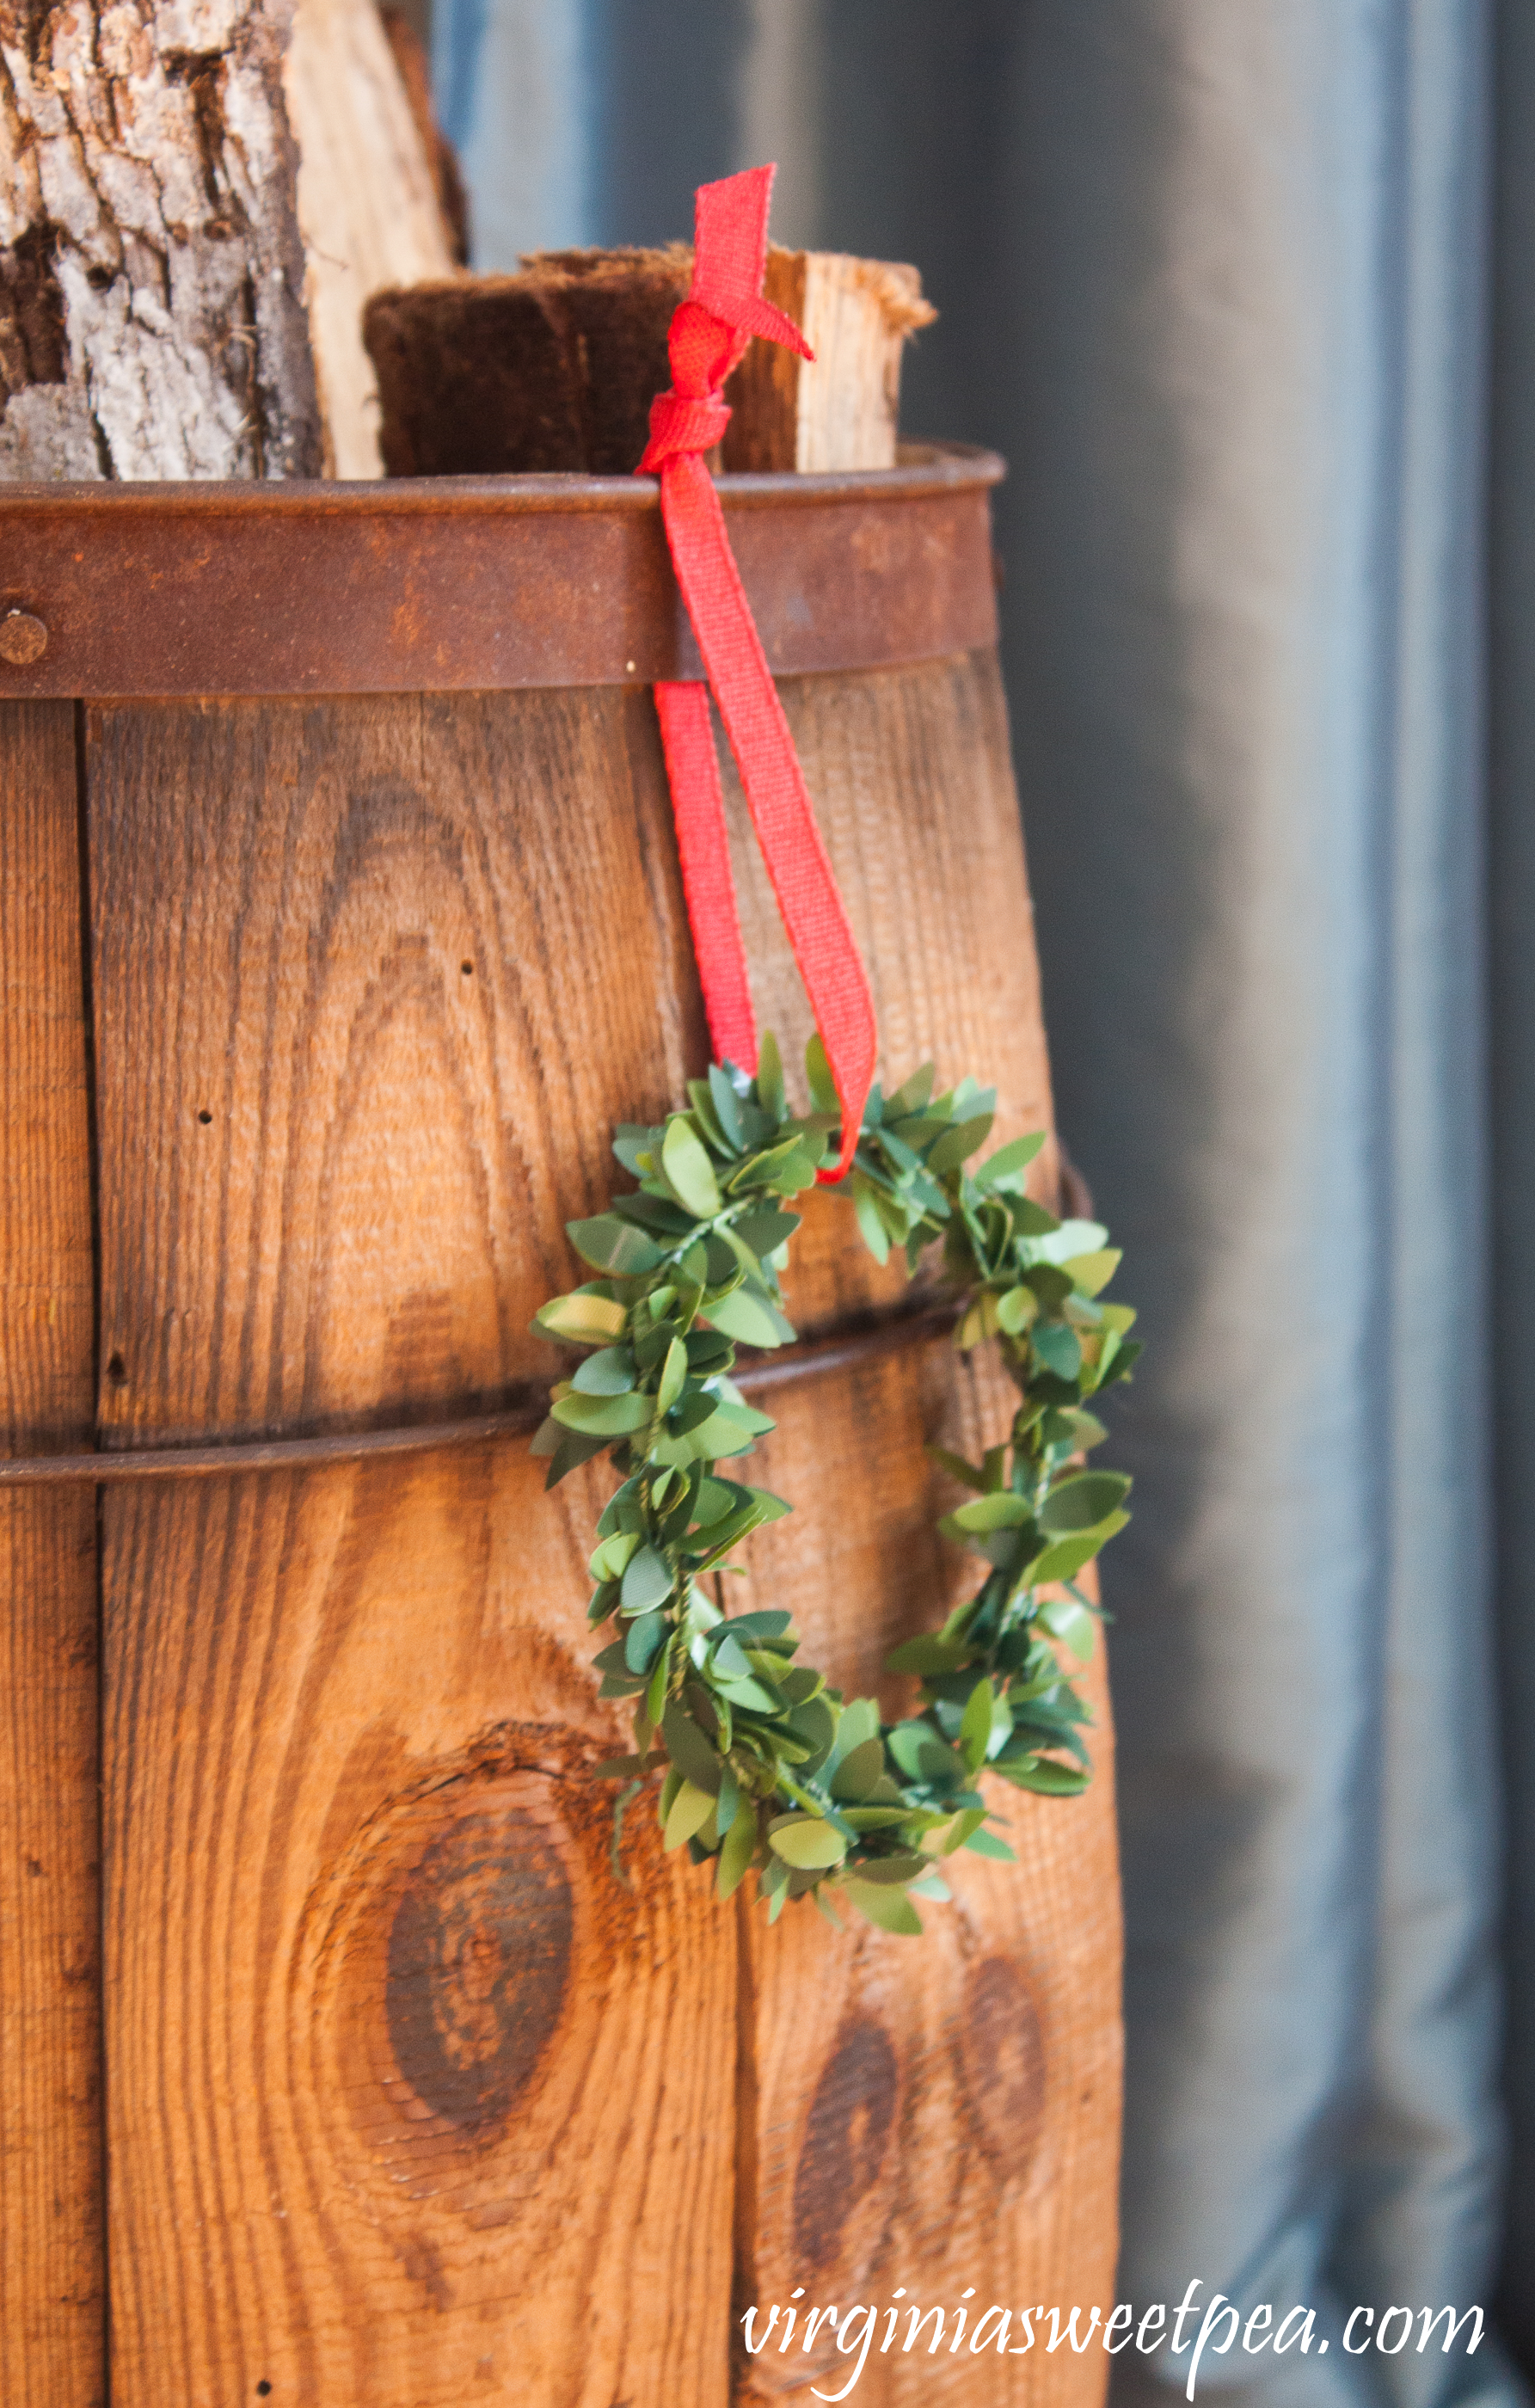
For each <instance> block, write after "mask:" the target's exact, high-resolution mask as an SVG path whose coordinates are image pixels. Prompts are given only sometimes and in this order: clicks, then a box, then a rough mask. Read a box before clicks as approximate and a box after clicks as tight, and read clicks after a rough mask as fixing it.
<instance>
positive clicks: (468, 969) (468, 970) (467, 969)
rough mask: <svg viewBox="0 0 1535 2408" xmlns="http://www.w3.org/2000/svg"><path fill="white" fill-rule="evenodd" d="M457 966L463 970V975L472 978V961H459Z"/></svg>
mask: <svg viewBox="0 0 1535 2408" xmlns="http://www.w3.org/2000/svg"><path fill="white" fill-rule="evenodd" d="M458 967H459V968H460V969H461V970H462V971H463V973H464V975H465V977H466V978H473V976H474V964H473V962H460V963H459V966H458Z"/></svg>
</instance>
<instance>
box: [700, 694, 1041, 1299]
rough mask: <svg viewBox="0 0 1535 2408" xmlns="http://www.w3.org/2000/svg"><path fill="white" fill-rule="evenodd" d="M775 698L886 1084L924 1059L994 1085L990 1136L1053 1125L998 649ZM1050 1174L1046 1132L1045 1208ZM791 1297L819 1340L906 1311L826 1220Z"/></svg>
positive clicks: (749, 882) (861, 1253)
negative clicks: (864, 976)
mask: <svg viewBox="0 0 1535 2408" xmlns="http://www.w3.org/2000/svg"><path fill="white" fill-rule="evenodd" d="M782 695H783V701H784V708H785V710H786V712H787V715H788V719H789V724H790V726H791V728H792V729H793V732H794V738H795V742H796V746H797V748H798V751H799V755H800V759H801V761H802V762H803V763H804V765H805V769H806V776H807V780H808V782H809V785H810V789H811V794H812V796H814V798H815V807H816V816H817V820H818V823H819V824H820V827H821V830H822V833H823V835H824V837H825V841H826V848H827V851H828V852H829V853H830V855H831V860H832V865H833V867H834V868H835V870H836V873H837V878H838V882H839V885H840V887H841V891H842V896H843V899H844V901H845V902H846V904H847V908H848V916H849V919H850V921H851V922H852V925H853V931H854V937H855V938H856V939H857V942H858V946H859V950H860V952H861V953H862V954H863V957H864V961H865V964H866V966H867V968H868V975H869V983H870V986H871V987H872V989H873V994H874V1002H875V1008H876V1011H877V1012H878V1016H879V1025H880V1046H881V1056H880V1076H881V1077H882V1080H883V1082H884V1083H885V1086H886V1088H887V1089H889V1088H892V1087H895V1086H898V1085H899V1084H900V1082H902V1081H903V1080H904V1079H906V1078H908V1077H909V1076H910V1074H911V1072H912V1071H913V1070H915V1069H917V1068H920V1067H921V1065H922V1064H923V1063H924V1062H925V1061H932V1062H934V1063H935V1064H936V1065H937V1069H938V1075H939V1082H940V1087H942V1086H952V1085H954V1083H955V1082H957V1081H958V1080H960V1079H962V1078H964V1077H965V1076H966V1075H967V1074H968V1075H969V1076H971V1077H974V1078H977V1079H979V1080H981V1081H982V1082H983V1083H989V1084H995V1085H996V1086H997V1139H998V1140H1002V1139H1005V1138H1009V1137H1016V1136H1020V1135H1022V1134H1023V1133H1024V1132H1025V1131H1026V1130H1030V1129H1040V1128H1042V1129H1045V1130H1047V1131H1048V1130H1050V1129H1051V1128H1052V1112H1051V1100H1050V1060H1049V1054H1048V1050H1047V1048H1046V1044H1045V1032H1044V1016H1043V1011H1042V1009H1041V1005H1040V977H1039V965H1038V960H1037V957H1036V953H1035V949H1034V919H1033V910H1032V906H1031V904H1030V901H1029V892H1028V877H1027V872H1026V868H1025V865H1024V849H1023V834H1022V828H1021V824H1020V822H1019V817H1018V797H1017V793H1016V790H1015V788H1014V785H1013V781H1012V764H1011V752H1010V747H1009V742H1008V724H1007V705H1006V701H1005V699H1004V696H1003V693H1002V682H1001V676H1000V672H999V669H998V667H997V654H996V652H995V651H993V650H991V649H989V648H988V649H985V650H983V651H980V652H960V653H955V654H954V655H952V656H951V657H950V658H948V659H944V660H936V661H925V662H921V663H918V664H914V665H913V666H912V667H909V668H903V669H882V670H872V671H869V672H867V673H865V674H863V675H859V676H848V675H842V676H829V675H827V676H821V677H807V678H794V679H789V680H786V681H784V683H783V685H782ZM726 757H727V756H726ZM725 788H726V808H727V810H728V812H729V815H730V825H731V860H732V865H733V867H734V870H735V875H736V885H737V893H738V896H739V901H740V914H741V925H742V929H743V931H744V934H745V939H746V952H747V961H748V964H749V968H750V973H751V979H752V991H753V1002H754V1004H755V1006H756V1011H757V1017H758V1023H759V1025H760V1026H763V1027H768V1028H771V1029H773V1030H774V1032H775V1034H777V1035H778V1037H779V1039H780V1041H781V1043H782V1046H783V1049H784V1055H785V1060H786V1063H787V1064H788V1067H789V1071H790V1076H791V1078H798V1077H799V1075H800V1074H799V1071H798V1064H799V1063H800V1061H801V1060H802V1059H803V1055H804V1049H805V1044H806V1041H807V1040H808V1039H809V1038H810V1036H811V1033H812V1030H813V1025H814V1024H813V1021H812V1020H811V1012H810V1008H809V1006H808V1004H807V1002H806V1000H805V995H804V990H803V988H802V987H801V985H800V983H799V980H798V977H797V974H796V969H795V965H794V959H793V956H792V954H791V953H790V951H789V948H788V945H787V943H786V941H785V939H784V935H783V930H782V923H781V921H780V919H779V915H778V907H777V905H776V903H775V902H774V899H773V893H772V886H771V882H770V881H769V879H768V873H767V870H766V868H765V867H764V865H763V860H762V855H761V853H760V852H759V850H758V848H757V846H756V843H755V841H754V839H753V835H752V829H751V820H750V816H749V814H748V812H747V810H746V805H745V800H744V797H743V796H742V794H741V791H740V782H739V779H738V778H737V777H736V776H735V775H734V771H733V765H728V766H727V770H726V778H725ZM1055 1176H1056V1170H1055V1149H1054V1139H1053V1138H1052V1139H1051V1141H1050V1142H1049V1144H1048V1145H1047V1147H1046V1149H1045V1152H1044V1153H1043V1154H1042V1155H1041V1156H1040V1160H1039V1163H1038V1165H1037V1166H1036V1168H1035V1170H1034V1173H1033V1183H1034V1185H1035V1187H1036V1189H1037V1192H1038V1193H1039V1194H1040V1196H1041V1197H1048V1196H1052V1195H1053V1194H1054V1182H1055ZM925 1276H928V1277H930V1276H931V1274H930V1273H927V1274H925ZM793 1287H794V1297H795V1307H794V1315H795V1320H796V1326H797V1327H800V1328H802V1329H805V1330H807V1331H814V1330H816V1329H819V1328H821V1327H823V1326H825V1325H826V1324H828V1323H830V1322H834V1321H836V1320H839V1319H840V1318H842V1317H843V1316H844V1315H846V1314H847V1313H849V1312H857V1311H859V1310H862V1309H867V1308H868V1307H871V1306H873V1305H875V1304H881V1303H889V1302H893V1301H896V1300H897V1299H899V1298H900V1297H902V1296H903V1295H904V1294H905V1293H906V1292H907V1282H906V1277H905V1273H904V1270H903V1269H902V1268H901V1266H900V1265H899V1264H898V1263H897V1262H894V1261H892V1262H891V1263H890V1264H888V1265H887V1266H886V1267H885V1268H884V1269H883V1270H881V1269H880V1268H879V1267H878V1266H877V1265H876V1264H875V1262H874V1259H873V1257H872V1255H870V1254H868V1251H867V1249H866V1248H865V1247H864V1246H863V1245H862V1244H861V1243H860V1241H859V1240H858V1239H857V1237H856V1235H855V1234H854V1232H853V1231H852V1230H851V1229H850V1227H849V1226H848V1221H847V1218H846V1217H845V1208H841V1207H835V1208H833V1209H832V1210H831V1211H828V1212H822V1213H818V1214H816V1215H815V1216H814V1217H813V1218H812V1220H811V1222H810V1223H809V1224H808V1225H807V1226H806V1228H805V1229H804V1230H803V1231H802V1233H801V1235H800V1238H799V1239H798V1240H797V1241H796V1253H795V1257H794V1273H793Z"/></svg>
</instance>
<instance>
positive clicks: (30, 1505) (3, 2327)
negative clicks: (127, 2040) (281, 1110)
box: [0, 702, 106, 2408]
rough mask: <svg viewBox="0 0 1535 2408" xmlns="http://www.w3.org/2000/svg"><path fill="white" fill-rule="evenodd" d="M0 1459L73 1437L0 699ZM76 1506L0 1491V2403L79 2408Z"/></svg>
mask: <svg viewBox="0 0 1535 2408" xmlns="http://www.w3.org/2000/svg"><path fill="white" fill-rule="evenodd" d="M0 824H3V827H4V854H5V877H4V879H3V881H0V966H3V977H4V993H3V996H0V1098H3V1102H4V1111H5V1128H6V1143H5V1152H4V1154H3V1156H0V1411H3V1416H4V1422H3V1428H0V1445H3V1446H4V1449H5V1452H6V1454H7V1455H43V1454H48V1453H50V1452H52V1451H53V1450H55V1449H58V1448H62V1447H70V1446H79V1445H81V1444H82V1443H86V1442H88V1437H89V1431H90V1426H91V1415H92V1390H93V1348H94V1326H93V1325H94V1283H93V1272H92V1253H91V1177H90V1115H89V1104H88V1085H87V1051H86V1026H85V996H84V983H83V975H82V968H81V958H80V891H79V811H78V804H77V781H76V761H75V712H74V707H73V705H72V704H70V703H66V702H40V703H36V702H34V703H27V702H10V703H6V704H4V705H0ZM96 1619H97V1608H96V1562H95V1499H94V1497H93V1495H92V1494H91V1493H90V1492H89V1491H85V1492H79V1491H77V1492H75V1493H73V1494H64V1495H57V1494H54V1495H50V1494H48V1493H46V1492H34V1493H32V1494H30V1495H9V1496H7V1497H6V1498H3V1499H0V1700H3V1704H0V2399H4V2400H5V2401H7V2402H11V2401H14V2402H15V2403H16V2408H94V2403H95V2402H97V2401H100V2400H101V2398H102V2388H101V2384H102V2337H103V2324H104V2316H105V2304H106V2303H105V2297H104V2287H103V2271H102V2202H101V2192H100V2179H101V2149H100V2128H99V2126H100V2107H101V2090H100V2079H99V2068H100V2057H101V2025H100V2009H101V1997H100V1971H99V1951H98V1946H97V1930H98V1889H97V1883H98V1828H97V1824H98V1816H97V1798H96V1719H97V1697H96V1657H97V1647H96Z"/></svg>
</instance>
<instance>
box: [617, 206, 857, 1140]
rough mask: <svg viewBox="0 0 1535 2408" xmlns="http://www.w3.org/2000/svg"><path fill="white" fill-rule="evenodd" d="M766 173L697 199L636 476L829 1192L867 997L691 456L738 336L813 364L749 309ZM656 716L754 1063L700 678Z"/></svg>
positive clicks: (688, 847)
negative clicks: (771, 920) (650, 483)
mask: <svg viewBox="0 0 1535 2408" xmlns="http://www.w3.org/2000/svg"><path fill="white" fill-rule="evenodd" d="M773 173H774V171H773V169H772V168H771V167H753V169H751V170H750V172H749V173H748V174H746V175H742V176H727V177H725V178H724V181H723V182H721V183H718V184H703V185H700V187H699V189H698V193H697V197H696V233H695V239H694V254H693V282H692V285H691V287H690V288H689V292H688V297H687V299H686V300H685V301H683V302H681V303H680V304H679V306H678V308H677V310H676V312H675V314H674V316H673V318H672V322H671V328H670V332H669V334H668V336H667V353H668V356H669V358H670V361H671V374H672V389H671V391H670V392H669V393H663V394H657V396H656V398H655V400H654V401H653V403H652V405H651V439H650V441H649V443H648V444H647V445H646V447H645V456H644V458H643V459H642V460H641V461H640V463H639V466H638V470H637V471H636V474H637V475H639V476H644V475H647V474H649V473H651V472H653V471H654V470H657V469H658V470H659V471H660V476H661V514H662V517H663V519H664V520H665V523H666V529H667V542H668V543H669V545H670V547H671V558H672V566H673V567H674V568H675V570H676V572H677V582H678V585H679V586H680V587H681V594H682V599H683V601H684V602H685V603H686V605H687V612H688V616H689V618H690V619H691V620H692V622H693V632H694V634H695V636H696V638H697V643H698V650H699V652H701V653H702V654H703V659H704V667H705V670H706V672H707V674H708V678H709V685H710V687H711V688H712V689H713V694H714V699H715V701H716V702H717V703H718V705H719V709H720V717H721V719H722V720H723V721H724V732H725V734H726V736H727V737H728V738H729V740H730V749H731V751H732V753H734V754H735V756H736V764H737V767H739V771H740V781H741V785H742V787H743V788H744V790H745V794H746V800H747V803H748V806H749V808H750V810H751V813H752V824H753V827H754V828H755V829H756V833H757V842H758V843H759V844H760V845H761V847H762V854H763V859H764V860H765V861H766V863H767V865H768V876H769V877H770V878H771V880H772V882H773V892H774V894H775V895H776V896H777V897H778V908H779V910H780V911H781V912H782V916H783V925H784V926H785V928H786V929H787V930H788V934H789V942H790V944H791V945H792V946H793V948H794V954H795V960H796V963H797V964H798V967H799V975H800V977H801V979H802V980H803V981H804V983H805V991H806V994H807V995H808V996H810V1000H811V1010H812V1011H813V1012H814V1014H815V1022H816V1026H817V1028H818V1029H819V1031H820V1035H821V1042H822V1044H823V1045H824V1046H825V1054H826V1060H827V1063H828V1065H829V1067H830V1069H831V1075H832V1078H833V1081H834V1082H835V1083H836V1087H837V1094H838V1097H839V1102H840V1104H841V1107H842V1146H841V1154H840V1157H839V1161H838V1164H837V1168H836V1169H835V1170H829V1171H828V1170H823V1171H821V1172H819V1173H818V1174H817V1175H818V1177H820V1178H821V1179H823V1180H837V1179H841V1178H842V1177H843V1176H844V1175H845V1174H846V1171H847V1169H848V1167H849V1165H850V1163H851V1162H852V1160H853V1154H854V1147H855V1146H856V1145H857V1142H858V1131H859V1127H860V1125H861V1124H862V1121H863V1116H864V1103H865V1100H866V1098H867V1097H868V1089H869V1083H870V1082H871V1080H872V1079H873V1076H874V1057H875V1050H876V1043H877V1039H876V1032H875V1024H874V1003H873V998H872V996H870V994H869V991H868V978H867V977H866V975H865V972H864V966H863V963H862V961H861V960H860V958H859V954H858V948H857V946H856V944H855V943H854V936H853V930H852V928H851V927H850V926H849V925H848V917H847V912H846V910H844V908H843V904H842V898H841V896H840V895H839V893H838V889H837V881H836V879H835V878H834V877H833V875H832V868H831V863H830V861H829V860H828V858H827V855H826V849H825V844H824V843H823V842H822V839H821V831H820V829H819V828H818V827H817V826H816V824H815V813H814V811H813V810H812V809H811V798H810V794H809V792H808V790H807V788H806V785H805V778H804V773H803V771H802V770H801V768H800V766H799V760H798V756H797V754H796V752H795V748H794V738H793V737H792V736H791V735H790V733H789V724H788V721H787V720H786V719H785V718H784V716H783V706H782V703H781V702H780V701H779V698H778V692H777V689H776V688H775V686H774V684H773V678H772V671H771V670H770V669H769V668H768V660H767V655H766V654H765V652H763V649H762V641H761V638H759V636H758V634H757V631H756V626H755V624H754V622H753V617H752V610H751V605H750V604H749V603H748V601H747V599H746V595H745V592H744V590H743V588H742V585H741V581H740V572H739V569H738V568H737V566H736V561H735V555H734V554H733V552H731V549H730V538H729V537H728V536H727V535H726V533H725V526H724V513H723V511H722V510H721V509H720V499H719V495H718V494H717V493H716V492H715V490H714V480H713V479H712V478H711V477H710V473H709V471H708V469H707V468H706V467H705V466H704V464H703V461H702V459H701V458H700V457H699V454H700V453H701V452H708V451H710V450H711V449H712V448H713V446H714V445H715V444H716V443H717V442H718V441H719V440H720V437H722V435H723V434H724V430H725V427H726V425H727V424H728V423H729V418H730V411H729V409H728V407H727V405H726V404H725V403H724V401H723V400H722V399H721V394H720V389H721V387H722V386H723V385H724V380H725V379H726V377H727V376H728V375H729V374H730V372H731V370H732V368H734V367H735V366H736V365H737V363H738V361H739V359H740V357H741V355H742V353H743V352H744V351H745V350H746V346H747V344H748V342H749V341H750V340H751V338H752V337H753V335H761V336H764V337H766V338H767V339H768V341H770V342H775V343H786V344H787V345H788V346H789V348H790V349H791V350H792V351H797V352H798V353H799V354H800V356H801V357H802V358H803V359H810V358H811V356H812V354H811V350H810V347H809V345H808V344H807V343H806V341H805V338H804V337H803V335H802V334H801V333H800V331H799V329H798V327H797V326H796V324H795V323H794V322H793V320H792V319H789V318H786V317H784V315H783V313H782V310H780V309H775V308H772V307H771V306H770V304H769V303H768V302H767V301H765V300H764V299H763V298H762V279H763V273H764V270H765V269H766V267H767V265H768V200H769V195H770V193H771V192H772V184H773ZM655 707H656V711H657V714H658V716H659V718H660V722H661V740H662V743H663V745H664V746H665V748H666V755H667V776H668V777H669V779H670V781H671V797H672V809H673V811H674V813H675V815H676V821H677V849H678V853H679V855H680V857H681V866H682V887H683V892H684V894H685V895H686V897H687V910H688V919H689V921H690V923H691V925H692V928H693V945H694V952H695V953H696V956H697V962H698V976H699V980H700V982H701V983H702V986H703V991H704V1008H705V1010H706V1011H707V1012H708V1014H709V1033H710V1041H711V1042H712V1045H713V1048H714V1053H715V1056H716V1058H717V1059H718V1060H720V1061H722V1062H723V1061H731V1062H735V1063H737V1064H738V1065H739V1067H740V1068H743V1069H754V1068H755V1067H756V1060H757V1031H756V1019H755V1015H754V1013H753V1009H752V993H751V988H750V986H749V984H748V982H747V975H746V953H745V949H744V947H743V945H742V942H741V933H740V919H739V913H738V910H737V908H736V884H735V880H734V878H733V877H732V875H731V869H730V849H729V844H728V842H727V839H726V835H725V820H724V794H723V792H722V790H721V786H720V765H719V762H718V759H717V758H716V756H715V752H714V735H713V730H712V728H711V727H710V719H709V694H708V691H707V690H706V688H705V687H704V686H702V685H698V684H692V683H690V684H685V685H682V684H667V685H658V686H657V687H656V689H655Z"/></svg>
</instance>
